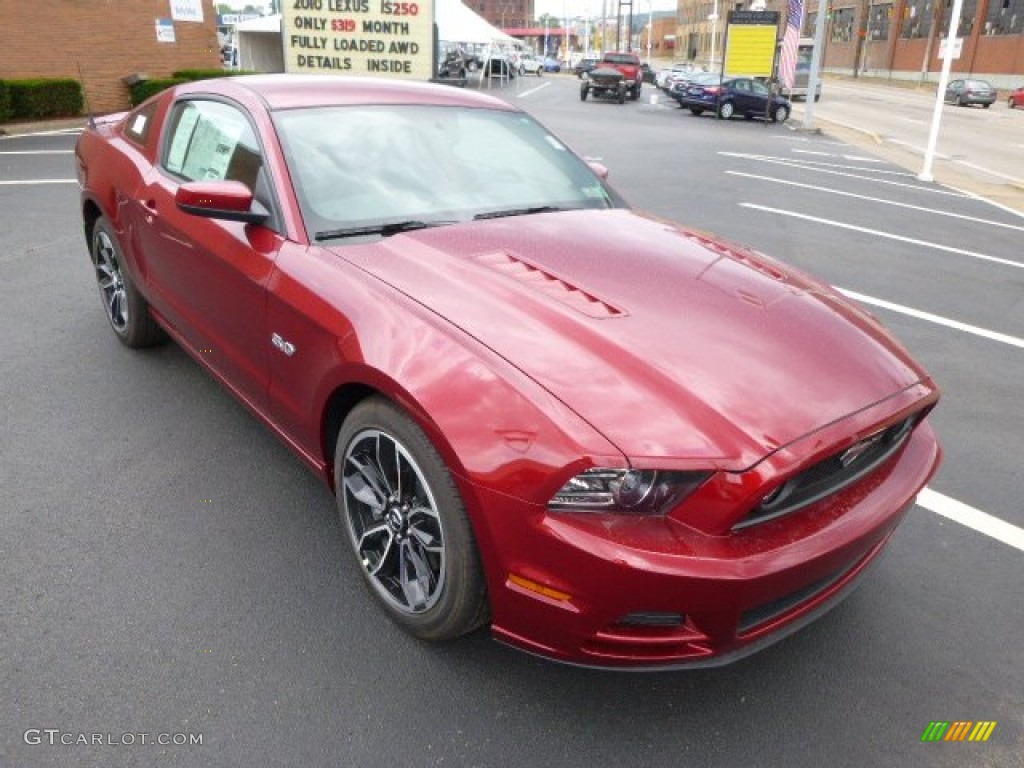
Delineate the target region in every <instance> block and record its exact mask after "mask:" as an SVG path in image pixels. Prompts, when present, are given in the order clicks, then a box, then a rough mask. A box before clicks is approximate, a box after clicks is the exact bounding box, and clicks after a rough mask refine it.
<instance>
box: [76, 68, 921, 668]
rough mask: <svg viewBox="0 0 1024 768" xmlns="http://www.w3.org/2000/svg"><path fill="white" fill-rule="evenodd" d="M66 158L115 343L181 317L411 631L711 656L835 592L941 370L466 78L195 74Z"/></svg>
mask: <svg viewBox="0 0 1024 768" xmlns="http://www.w3.org/2000/svg"><path fill="white" fill-rule="evenodd" d="M77 161H78V174H79V180H80V183H81V189H82V215H83V219H84V223H85V238H86V242H87V243H88V246H89V250H90V254H91V257H92V262H93V265H94V267H95V275H96V279H97V282H98V285H99V292H100V296H101V298H102V300H103V306H104V308H105V310H106V314H107V319H108V320H109V322H110V325H111V326H112V328H113V330H114V333H115V334H116V335H117V337H118V338H119V339H120V340H121V341H122V342H123V343H124V344H125V345H126V346H128V347H142V346H146V345H150V344H156V343H159V342H160V341H162V340H163V339H164V338H166V337H170V338H171V339H173V340H174V341H175V342H176V343H178V344H180V345H181V346H182V347H183V348H184V349H185V350H186V351H187V352H189V353H190V354H191V355H192V356H193V357H194V358H195V360H196V361H197V362H198V363H199V364H200V365H202V366H204V367H205V368H207V369H208V370H209V372H210V373H211V374H212V375H213V376H215V377H216V378H217V380H218V381H220V382H221V383H222V384H223V385H224V386H225V387H226V388H227V389H228V390H230V391H231V392H232V393H233V394H234V395H235V396H236V397H238V398H239V399H240V400H241V401H242V402H244V403H245V404H246V405H247V406H249V408H250V409H251V410H252V412H253V413H254V414H255V415H256V416H258V417H259V418H260V419H261V420H262V421H264V422H265V423H266V424H267V426H268V427H269V428H270V429H271V430H273V432H274V433H275V434H277V435H278V436H279V437H280V438H281V439H282V440H283V441H284V442H286V443H287V444H288V445H289V446H291V448H292V449H293V450H294V451H295V453H296V454H297V455H298V456H299V457H300V458H302V459H303V460H304V461H305V462H306V463H307V464H308V465H309V466H310V467H311V468H312V469H313V470H314V471H315V472H317V473H318V474H319V475H320V476H321V477H322V478H323V479H324V480H325V481H326V482H327V483H329V484H330V486H331V488H332V489H333V490H334V491H335V494H336V497H337V504H338V509H339V513H340V517H341V521H342V527H343V528H344V530H345V532H346V533H345V535H346V536H347V538H348V540H349V542H350V544H351V547H352V551H353V553H354V555H355V558H356V561H357V562H358V564H359V568H360V569H361V571H362V574H363V576H364V577H365V580H366V583H367V585H368V587H369V591H370V593H371V594H373V595H374V597H375V598H376V599H377V600H378V601H379V603H380V605H381V606H382V607H383V609H384V610H385V611H386V612H387V613H388V614H389V615H390V616H391V618H392V619H393V620H394V621H396V622H397V623H399V624H400V625H401V626H403V627H404V628H405V629H406V630H408V631H409V632H411V633H412V634H413V635H415V636H417V637H420V638H424V639H428V640H443V639H448V638H454V637H457V636H459V635H462V634H464V633H466V632H469V631H470V630H473V629H475V628H477V627H479V626H481V625H483V624H485V623H490V626H491V629H492V631H493V633H494V635H495V636H496V637H498V638H499V639H501V640H503V641H505V642H508V643H511V644H512V645H514V646H517V647H519V648H522V649H525V650H527V651H532V652H535V653H538V654H541V655H544V656H547V657H551V658H554V659H559V660H562V661H566V662H571V663H576V664H584V665H592V666H605V667H648V668H650V667H672V666H682V665H700V664H705V665H709V664H720V663H723V662H725V661H728V660H730V659H734V658H737V657H739V656H742V655H745V654H747V653H750V652H752V651H754V650H756V649H758V648H760V647H762V646H764V645H766V644H768V643H769V642H771V641H773V640H776V639H778V638H779V637H781V636H783V635H785V634H786V633H788V632H790V631H792V630H794V629H796V628H798V627H800V626H802V625H804V624H806V623H807V622H808V621H810V620H812V619H813V618H815V617H817V616H818V615H820V614H821V613H823V612H824V611H825V610H826V609H828V608H829V607H831V606H832V605H834V604H835V603H836V602H838V601H839V600H840V599H841V598H842V597H843V596H844V595H846V594H847V593H848V592H849V591H850V590H851V588H852V587H853V586H854V585H855V584H856V583H857V581H858V578H859V577H860V576H861V575H862V574H863V573H864V571H865V570H866V569H867V567H868V566H869V565H870V564H871V563H872V561H874V560H875V559H876V557H877V556H878V555H879V553H880V552H881V550H882V549H883V548H884V547H885V545H886V542H887V541H888V539H889V538H890V536H891V535H892V533H893V531H894V529H895V528H896V526H897V525H898V524H899V523H900V521H901V519H902V518H903V516H904V515H905V513H906V512H907V510H908V509H909V508H910V507H911V506H912V505H913V503H914V498H915V496H916V494H917V493H918V491H919V490H920V489H921V488H922V486H924V484H925V483H926V482H927V481H928V479H929V478H930V477H931V475H932V474H933V473H934V472H935V469H936V467H937V465H938V462H939V457H940V449H939V446H938V443H937V441H936V439H935V437H934V435H933V433H932V430H931V429H930V427H929V425H928V423H927V421H926V420H925V416H926V414H927V413H928V411H929V410H930V409H931V408H932V407H933V406H934V405H935V403H936V401H937V400H938V396H939V395H938V389H937V387H936V385H935V383H934V382H933V381H932V380H931V378H929V376H928V374H927V373H925V371H923V370H922V369H921V367H920V366H919V365H917V363H915V362H914V361H913V360H912V359H911V358H910V356H909V355H908V354H907V352H906V351H905V350H904V349H903V348H902V347H901V346H900V345H899V344H898V343H897V342H896V341H895V340H894V339H893V338H892V337H891V336H890V335H889V333H888V332H887V331H885V330H884V329H883V328H882V327H881V326H879V324H878V323H877V322H876V321H875V320H873V319H872V318H871V317H870V316H868V315H866V314H865V313H864V312H862V311H861V310H860V309H858V308H857V307H855V306H853V305H852V304H850V303H849V302H848V301H846V300H844V299H843V298H842V297H841V296H840V295H838V294H837V293H836V291H835V290H833V289H832V288H830V287H829V286H827V285H824V284H822V283H820V282H817V281H814V280H812V279H811V278H809V277H807V276H805V275H803V274H800V273H798V272H796V271H795V270H793V269H791V268H789V267H787V266H785V265H783V264H781V263H779V262H777V261H774V260H772V259H770V258H768V257H767V256H764V255H762V254H760V253H758V252H756V251H752V250H749V249H746V248H743V247H740V246H737V245H733V244H731V243H727V242H724V241H721V240H718V239H716V238H714V237H711V236H708V235H706V234H703V233H701V232H697V231H694V230H691V229H687V228H686V227H683V226H679V225H676V224H673V223H670V222H666V221H662V220H659V219H655V218H652V217H650V216H647V215H643V214H640V213H637V212H634V211H632V210H630V209H629V208H628V207H627V206H626V205H625V203H624V202H623V201H622V199H621V198H620V197H619V196H618V195H617V194H616V192H615V191H613V189H612V188H611V187H610V186H609V185H608V184H607V183H606V182H605V180H604V176H605V175H606V174H605V173H604V171H603V169H601V168H599V167H596V166H593V167H592V166H591V165H588V163H586V162H584V161H582V160H581V159H580V158H579V157H578V156H576V155H575V154H574V153H573V152H572V151H571V150H570V149H569V148H568V147H567V146H566V145H565V144H564V143H563V142H562V141H560V140H559V139H558V138H556V137H555V136H553V135H552V134H551V133H550V132H549V131H547V130H546V129H545V128H544V127H543V126H541V125H539V124H538V123H537V122H536V121H534V120H533V119H532V118H530V117H529V116H528V115H526V114H524V113H523V112H521V111H519V110H517V109H515V108H513V107H511V106H509V105H507V104H505V103H503V102H501V101H499V100H497V99H494V98H491V97H489V96H484V95H480V94H477V93H474V92H467V91H464V90H461V89H455V88H449V87H444V86H433V85H428V84H421V83H401V82H390V81H381V80H373V81H366V80H360V79H354V78H343V79H336V78H330V77H319V76H313V77H296V76H284V75H281V76H254V77H239V78H228V79H223V80H217V81H210V82H197V83H192V84H189V85H183V86H179V87H177V88H175V89H173V90H170V91H166V92H164V93H162V94H160V95H158V96H156V97H154V98H153V99H152V100H150V101H148V102H147V103H145V104H143V105H142V106H140V107H139V108H137V109H136V110H134V111H133V112H131V113H128V114H121V115H115V116H111V117H109V118H106V119H104V120H102V121H101V122H99V123H98V124H96V125H94V126H92V127H90V128H89V129H88V130H86V132H85V133H84V134H83V135H82V137H81V139H80V141H79V143H78V147H77Z"/></svg>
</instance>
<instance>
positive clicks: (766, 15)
mask: <svg viewBox="0 0 1024 768" xmlns="http://www.w3.org/2000/svg"><path fill="white" fill-rule="evenodd" d="M778 28H779V13H778V11H730V12H729V18H728V23H727V26H726V37H725V72H724V74H725V76H726V77H736V76H738V75H747V76H749V77H771V75H772V72H773V71H774V69H775V41H776V37H777V36H778Z"/></svg>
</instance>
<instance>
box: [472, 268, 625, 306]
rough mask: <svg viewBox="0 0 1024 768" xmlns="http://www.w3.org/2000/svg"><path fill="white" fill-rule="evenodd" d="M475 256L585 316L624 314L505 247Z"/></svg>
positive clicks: (498, 270)
mask: <svg viewBox="0 0 1024 768" xmlns="http://www.w3.org/2000/svg"><path fill="white" fill-rule="evenodd" d="M475 258H476V260H477V261H478V262H480V263H481V264H483V265H485V266H487V267H490V268H491V269H493V270H495V271H496V272H500V273H501V274H503V275H506V276H507V277H511V278H513V279H514V280H517V281H519V282H520V283H522V284H523V285H526V286H529V287H530V288H532V289H533V290H535V291H539V292H540V293H543V294H544V295H546V296H548V297H550V298H552V299H555V300H556V301H557V302H559V303H560V304H564V305H565V306H567V307H569V308H570V309H574V310H576V311H577V312H580V313H582V314H584V315H587V316H588V317H594V318H598V319H605V318H609V317H622V316H624V315H625V314H626V312H625V311H623V310H621V309H619V308H618V307H614V306H612V305H611V304H609V303H608V302H606V301H602V300H601V299H599V298H597V297H596V296H594V295H593V294H591V293H588V292H587V291H585V290H583V289H582V288H580V287H579V286H577V285H573V284H572V283H570V282H569V281H568V280H563V279H562V278H560V277H558V276H556V275H553V274H551V273H550V272H548V271H547V270H545V269H541V268H540V267H538V266H537V265H536V264H531V263H530V262H528V261H526V260H525V259H523V258H521V257H519V256H516V255H514V254H511V253H508V252H507V251H492V252H490V253H483V254H479V255H477V256H476V257H475Z"/></svg>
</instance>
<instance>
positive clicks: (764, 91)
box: [750, 80, 768, 96]
mask: <svg viewBox="0 0 1024 768" xmlns="http://www.w3.org/2000/svg"><path fill="white" fill-rule="evenodd" d="M750 87H751V90H753V92H754V93H756V94H757V95H758V96H767V95H768V86H767V85H765V84H764V83H762V82H761V81H759V80H751V81H750Z"/></svg>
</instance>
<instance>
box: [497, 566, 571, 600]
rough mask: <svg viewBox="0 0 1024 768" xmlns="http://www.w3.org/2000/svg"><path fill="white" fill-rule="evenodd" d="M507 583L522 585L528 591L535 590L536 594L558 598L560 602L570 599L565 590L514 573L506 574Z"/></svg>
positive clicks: (552, 598)
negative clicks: (546, 585)
mask: <svg viewBox="0 0 1024 768" xmlns="http://www.w3.org/2000/svg"><path fill="white" fill-rule="evenodd" d="M508 582H509V584H515V585H516V586H517V587H522V588H523V589H525V590H528V591H530V592H536V593H537V594H538V595H543V596H544V597H547V598H549V599H551V600H558V601H559V602H561V603H566V602H568V601H570V600H572V595H570V594H569V593H567V592H561V591H559V590H557V589H552V588H551V587H545V586H544V585H543V584H538V583H537V582H536V581H531V580H530V579H526V578H523V577H522V576H518V575H516V574H514V573H510V574H509V575H508Z"/></svg>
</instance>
